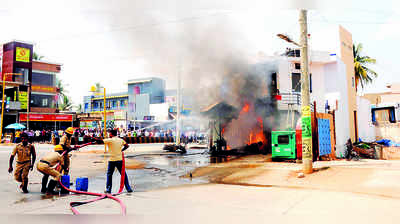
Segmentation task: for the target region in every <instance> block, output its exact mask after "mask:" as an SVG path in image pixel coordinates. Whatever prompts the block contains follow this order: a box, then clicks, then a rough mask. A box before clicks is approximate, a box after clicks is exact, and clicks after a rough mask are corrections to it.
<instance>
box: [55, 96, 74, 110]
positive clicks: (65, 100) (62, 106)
mask: <svg viewBox="0 0 400 224" xmlns="http://www.w3.org/2000/svg"><path fill="white" fill-rule="evenodd" d="M62 99H63V100H62V101H63V102H62V103H61V104H60V105H59V106H58V109H60V110H62V111H65V110H70V109H71V108H72V103H71V100H70V99H69V97H68V96H65V95H64V97H63V98H62Z"/></svg>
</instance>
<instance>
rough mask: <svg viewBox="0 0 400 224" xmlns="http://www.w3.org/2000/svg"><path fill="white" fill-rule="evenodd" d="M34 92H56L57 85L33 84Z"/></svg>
mask: <svg viewBox="0 0 400 224" xmlns="http://www.w3.org/2000/svg"><path fill="white" fill-rule="evenodd" d="M32 92H45V93H56V92H57V88H56V87H55V86H38V85H32Z"/></svg>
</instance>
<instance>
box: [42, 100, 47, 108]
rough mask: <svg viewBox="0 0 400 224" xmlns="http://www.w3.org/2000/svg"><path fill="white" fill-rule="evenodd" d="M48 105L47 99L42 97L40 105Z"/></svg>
mask: <svg viewBox="0 0 400 224" xmlns="http://www.w3.org/2000/svg"><path fill="white" fill-rule="evenodd" d="M48 105H49V101H48V99H42V106H43V107H47V106H48Z"/></svg>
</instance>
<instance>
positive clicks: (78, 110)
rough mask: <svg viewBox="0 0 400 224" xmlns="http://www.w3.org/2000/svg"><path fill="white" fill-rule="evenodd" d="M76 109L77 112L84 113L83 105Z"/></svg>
mask: <svg viewBox="0 0 400 224" xmlns="http://www.w3.org/2000/svg"><path fill="white" fill-rule="evenodd" d="M75 109H76V112H78V113H82V111H83V107H82V104H81V103H80V104H78V106H75Z"/></svg>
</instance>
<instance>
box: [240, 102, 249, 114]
mask: <svg viewBox="0 0 400 224" xmlns="http://www.w3.org/2000/svg"><path fill="white" fill-rule="evenodd" d="M249 111H250V104H248V103H246V104H245V105H244V106H243V108H242V111H241V113H243V112H244V113H248V112H249Z"/></svg>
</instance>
